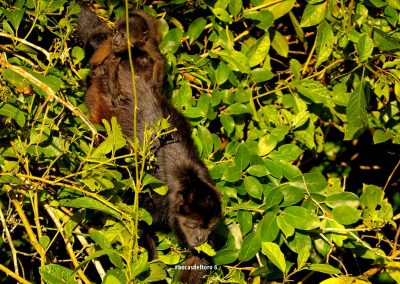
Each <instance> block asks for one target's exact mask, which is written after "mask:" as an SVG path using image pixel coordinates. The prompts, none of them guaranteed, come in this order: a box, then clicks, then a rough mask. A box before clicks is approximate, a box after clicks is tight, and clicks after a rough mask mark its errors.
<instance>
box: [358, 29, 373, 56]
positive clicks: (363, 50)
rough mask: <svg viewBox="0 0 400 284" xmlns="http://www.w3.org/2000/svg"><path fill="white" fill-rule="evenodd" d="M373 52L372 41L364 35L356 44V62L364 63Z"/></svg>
mask: <svg viewBox="0 0 400 284" xmlns="http://www.w3.org/2000/svg"><path fill="white" fill-rule="evenodd" d="M373 50H374V42H373V41H372V39H371V38H370V37H369V36H368V35H366V34H364V35H363V36H362V37H361V38H360V40H359V41H358V43H357V52H358V61H360V62H364V61H366V60H367V59H368V58H369V57H370V56H371V54H372V51H373Z"/></svg>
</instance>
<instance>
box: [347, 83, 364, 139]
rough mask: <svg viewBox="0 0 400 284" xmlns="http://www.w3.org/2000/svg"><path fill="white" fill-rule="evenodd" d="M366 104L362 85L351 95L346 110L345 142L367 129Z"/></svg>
mask: <svg viewBox="0 0 400 284" xmlns="http://www.w3.org/2000/svg"><path fill="white" fill-rule="evenodd" d="M366 107H367V102H366V97H365V93H364V84H360V85H359V86H358V87H357V88H356V89H355V90H354V91H353V93H352V94H351V96H350V99H349V103H348V105H347V108H346V115H347V122H348V126H347V132H346V135H345V139H346V140H350V139H352V138H355V137H358V136H359V135H360V134H361V132H362V131H363V130H364V129H365V128H366V127H367V124H368V121H367V119H368V116H367V110H366Z"/></svg>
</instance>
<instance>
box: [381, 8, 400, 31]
mask: <svg viewBox="0 0 400 284" xmlns="http://www.w3.org/2000/svg"><path fill="white" fill-rule="evenodd" d="M399 6H400V3H399ZM384 14H385V17H386V20H387V21H388V22H389V24H391V25H392V26H396V24H397V23H398V21H399V14H398V12H397V11H396V9H395V8H393V7H391V6H386V7H385V10H384Z"/></svg>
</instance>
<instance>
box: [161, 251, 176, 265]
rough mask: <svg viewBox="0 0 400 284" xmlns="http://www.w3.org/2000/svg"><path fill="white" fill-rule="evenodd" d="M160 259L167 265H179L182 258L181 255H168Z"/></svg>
mask: <svg viewBox="0 0 400 284" xmlns="http://www.w3.org/2000/svg"><path fill="white" fill-rule="evenodd" d="M158 259H159V260H160V261H161V262H162V263H165V264H168V265H174V264H178V263H179V261H180V259H181V256H180V255H179V254H167V255H159V256H158Z"/></svg>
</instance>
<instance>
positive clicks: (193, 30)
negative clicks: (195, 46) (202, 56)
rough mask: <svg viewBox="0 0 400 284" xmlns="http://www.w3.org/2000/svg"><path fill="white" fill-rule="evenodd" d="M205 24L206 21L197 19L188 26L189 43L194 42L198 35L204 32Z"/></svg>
mask: <svg viewBox="0 0 400 284" xmlns="http://www.w3.org/2000/svg"><path fill="white" fill-rule="evenodd" d="M206 23H207V21H206V19H204V18H197V19H196V20H194V21H193V22H192V23H191V24H190V25H189V28H188V35H189V39H190V42H193V41H195V40H196V39H197V38H198V37H199V36H200V34H201V33H202V32H203V31H204V27H205V25H206Z"/></svg>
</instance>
